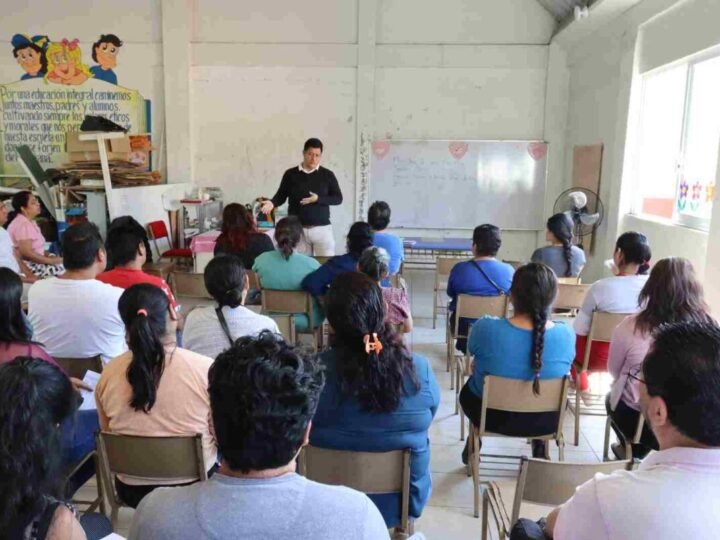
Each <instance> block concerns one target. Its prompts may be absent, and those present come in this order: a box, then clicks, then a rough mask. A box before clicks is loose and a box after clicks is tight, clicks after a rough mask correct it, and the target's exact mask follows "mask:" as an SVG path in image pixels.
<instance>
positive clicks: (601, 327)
mask: <svg viewBox="0 0 720 540" xmlns="http://www.w3.org/2000/svg"><path fill="white" fill-rule="evenodd" d="M629 315H632V314H631V313H607V312H605V311H595V312H594V313H593V315H592V323H591V324H590V333H589V334H588V337H587V344H586V345H585V354H584V357H583V363H582V366H581V367H580V368H579V369H578V367H577V365H576V366H575V390H574V392H573V393H574V395H572V394H571V395H570V397H569V399H568V409H569V410H570V412H571V413H572V414H573V415H574V416H575V439H574V444H575V446H577V445H578V444H580V416H606V415H607V411H606V410H605V395H604V394H590V393H589V392H588V393H585V394H584V395H583V397H582V401H583V403H581V402H580V392H579V391H578V389H579V388H580V377H581V374H582V373H586V372H588V373H589V370H588V364H589V362H590V350H591V348H592V344H593V342H594V341H600V342H606V343H610V340H611V339H612V335H613V332H614V331H615V328H617V326H618V325H619V324H620V323H621V322H622V321H623V320H624V319H625V317H627V316H629Z"/></svg>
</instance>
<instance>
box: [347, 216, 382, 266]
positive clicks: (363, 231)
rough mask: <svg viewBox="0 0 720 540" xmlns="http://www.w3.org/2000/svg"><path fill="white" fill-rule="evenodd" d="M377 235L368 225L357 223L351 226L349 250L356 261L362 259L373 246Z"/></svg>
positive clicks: (348, 237) (348, 239) (362, 222)
mask: <svg viewBox="0 0 720 540" xmlns="http://www.w3.org/2000/svg"><path fill="white" fill-rule="evenodd" d="M374 237H375V235H374V234H373V232H372V229H371V228H370V225H369V224H368V223H365V222H364V221H356V222H355V223H353V224H352V225H351V226H350V230H349V231H348V235H347V250H348V253H350V254H351V255H352V256H353V257H355V258H356V259H359V258H360V255H362V252H363V251H365V250H366V249H367V248H369V247H370V246H372V245H373V238H374Z"/></svg>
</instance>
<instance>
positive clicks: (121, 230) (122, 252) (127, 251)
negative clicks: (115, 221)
mask: <svg viewBox="0 0 720 540" xmlns="http://www.w3.org/2000/svg"><path fill="white" fill-rule="evenodd" d="M141 244H142V245H144V239H143V236H142V234H141V232H140V231H138V230H137V229H135V228H134V227H110V229H108V234H107V241H106V242H105V247H106V249H107V252H108V266H111V267H113V268H114V267H116V266H124V265H126V264H128V263H131V262H133V261H134V260H135V258H136V257H137V256H138V248H139V247H140V245H141Z"/></svg>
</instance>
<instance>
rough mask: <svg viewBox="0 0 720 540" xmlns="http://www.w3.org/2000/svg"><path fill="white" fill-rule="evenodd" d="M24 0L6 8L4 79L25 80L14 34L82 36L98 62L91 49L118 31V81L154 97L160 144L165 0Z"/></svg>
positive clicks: (1, 28)
mask: <svg viewBox="0 0 720 540" xmlns="http://www.w3.org/2000/svg"><path fill="white" fill-rule="evenodd" d="M21 4H22V7H20V4H16V5H14V6H13V8H12V9H11V10H10V12H8V10H4V13H3V16H2V17H0V43H2V44H3V47H4V49H3V54H0V82H3V83H5V82H12V81H16V80H19V78H20V75H22V73H23V72H22V71H21V70H20V68H19V67H18V65H17V62H16V60H15V58H14V57H13V54H12V47H11V45H10V40H11V39H12V36H13V35H14V34H29V35H36V34H42V35H48V36H49V37H50V38H51V39H52V40H57V41H60V40H62V39H63V38H67V39H69V40H72V39H75V38H78V39H79V40H80V47H81V49H82V52H83V60H84V61H85V63H86V64H88V65H92V64H93V62H92V58H91V48H92V44H93V43H94V42H95V41H96V40H97V38H98V37H99V36H100V34H116V35H117V36H118V37H119V38H120V39H121V40H122V41H123V46H122V48H121V50H120V53H119V55H118V67H117V68H116V69H115V72H116V73H117V76H118V82H119V84H120V85H121V86H124V87H126V88H131V89H135V90H138V91H139V92H140V94H142V96H143V97H144V98H145V99H150V100H151V101H152V111H151V114H152V125H153V129H152V133H153V141H154V143H155V144H156V145H160V144H161V142H162V141H161V139H162V137H161V134H162V131H163V129H162V128H163V125H164V122H165V114H164V112H165V101H164V94H165V92H164V88H163V61H162V30H161V18H162V9H161V0H125V1H124V2H122V3H117V2H109V1H93V0H73V1H72V2H48V1H46V0H26V1H24V2H22V3H21ZM158 163H159V164H162V163H164V158H163V159H159V158H158ZM162 168H164V167H162Z"/></svg>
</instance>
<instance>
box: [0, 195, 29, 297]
mask: <svg viewBox="0 0 720 540" xmlns="http://www.w3.org/2000/svg"><path fill="white" fill-rule="evenodd" d="M8 214H9V210H8V207H7V205H6V204H5V203H3V202H0V268H9V269H10V270H12V271H13V272H15V273H16V274H18V275H20V277H21V278H22V281H23V283H25V284H26V285H25V286H24V294H23V299H24V300H25V301H27V290H28V289H29V288H30V285H31V284H32V283H35V282H36V281H37V280H38V277H37V276H36V275H35V274H33V273H32V270H30V268H28V266H27V265H26V264H25V262H24V261H23V260H22V257H20V253H19V252H18V250H17V249H16V248H15V246H14V245H13V241H12V239H11V238H10V234H8V232H7V231H6V230H5V224H6V223H7V221H8Z"/></svg>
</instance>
